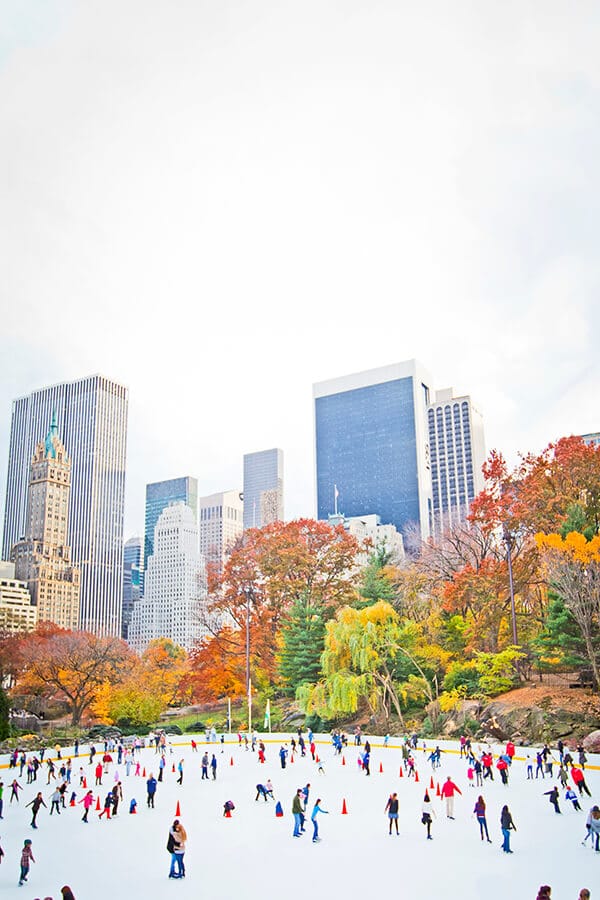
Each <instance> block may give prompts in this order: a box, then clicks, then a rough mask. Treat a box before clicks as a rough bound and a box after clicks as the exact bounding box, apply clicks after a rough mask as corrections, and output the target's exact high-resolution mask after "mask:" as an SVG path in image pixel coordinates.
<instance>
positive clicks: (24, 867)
mask: <svg viewBox="0 0 600 900" xmlns="http://www.w3.org/2000/svg"><path fill="white" fill-rule="evenodd" d="M32 862H35V859H34V857H33V851H32V849H31V841H30V840H29V838H27V840H26V841H24V843H23V850H22V852H21V877H20V879H19V885H22V884H23V882H24V881H27V876H28V874H29V865H30V863H32Z"/></svg>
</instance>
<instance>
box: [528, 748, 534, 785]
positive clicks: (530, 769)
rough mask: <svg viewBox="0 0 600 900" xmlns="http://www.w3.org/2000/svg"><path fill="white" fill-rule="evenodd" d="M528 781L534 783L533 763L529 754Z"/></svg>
mask: <svg viewBox="0 0 600 900" xmlns="http://www.w3.org/2000/svg"><path fill="white" fill-rule="evenodd" d="M527 781H533V763H532V762H531V757H530V755H529V753H528V754H527Z"/></svg>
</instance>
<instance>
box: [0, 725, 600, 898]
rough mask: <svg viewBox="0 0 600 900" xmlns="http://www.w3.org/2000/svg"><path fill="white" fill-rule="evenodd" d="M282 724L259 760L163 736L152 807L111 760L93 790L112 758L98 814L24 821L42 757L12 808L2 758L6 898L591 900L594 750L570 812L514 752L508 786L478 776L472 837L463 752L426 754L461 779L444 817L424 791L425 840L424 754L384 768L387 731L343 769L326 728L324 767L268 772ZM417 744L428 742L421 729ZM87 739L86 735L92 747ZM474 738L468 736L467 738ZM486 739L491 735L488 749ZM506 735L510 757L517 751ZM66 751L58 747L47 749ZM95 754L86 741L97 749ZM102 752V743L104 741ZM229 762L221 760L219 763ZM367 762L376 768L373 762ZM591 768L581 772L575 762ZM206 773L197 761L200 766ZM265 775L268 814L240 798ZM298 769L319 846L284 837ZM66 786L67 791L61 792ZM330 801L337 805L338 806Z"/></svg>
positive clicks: (599, 768) (391, 757)
mask: <svg viewBox="0 0 600 900" xmlns="http://www.w3.org/2000/svg"><path fill="white" fill-rule="evenodd" d="M289 739H290V735H289V734H286V735H281V736H276V735H271V736H268V735H267V736H266V740H267V741H268V743H267V762H266V764H265V765H261V764H260V763H259V762H258V759H257V754H256V753H253V752H252V751H250V750H248V751H245V750H244V749H243V747H242V748H239V747H238V742H237V738H236V737H235V736H234V737H233V738H232V739H231V742H228V743H226V745H225V749H224V752H223V753H222V752H221V747H220V744H207V743H206V741H205V738H204V737H203V736H201V737H198V738H197V740H198V747H199V752H198V753H193V752H192V750H191V744H190V740H191V738H190V736H187V735H186V736H184V737H173V738H172V740H173V754H172V755H171V756H169V757H168V766H167V769H166V770H165V781H164V782H163V783H162V784H159V785H158V792H157V796H156V808H155V809H153V810H152V809H147V807H146V785H145V779H143V778H142V777H137V778H136V777H135V776H134V774H133V771H134V770H133V769H132V774H131V775H130V776H129V777H126V774H125V767H124V766H123V765H122V766H120V767H119V766H116V765H112V766H111V768H110V772H109V774H108V775H105V776H104V778H103V786H102V788H100V789H99V794H100V798H101V802H102V800H103V799H104V796H105V794H106V793H107V790H108V788H110V787H112V785H113V784H114V778H115V770H116V769H118V771H119V777H120V779H121V781H122V783H123V794H124V801H123V803H122V804H121V806H120V809H119V814H118V817H117V818H115V819H111V821H106V820H105V819H102V820H100V821H99V819H98V814H97V813H96V812H95V811H92V812H90V817H89V818H90V822H89V824H88V825H85V824H83V823H82V822H81V816H82V810H83V807H82V806H81V805H79V804H78V805H77V806H76V807H75V808H71V807H69V806H67V808H66V809H65V810H64V811H63V812H62V815H61V816H60V817H58V816H56V815H53V816H52V818H50V816H49V815H48V813H49V809H48V810H46V809H43V808H42V810H41V812H40V815H39V817H38V829H37V831H34V830H32V829H31V827H30V824H29V823H30V820H31V810H30V809H25V804H26V803H27V802H29V800H31V799H32V798H33V796H34V794H35V792H36V791H37V790H38V789H39V790H42V791H43V795H44V799H45V801H46V803H47V804H48V807H50V800H49V798H50V794H51V793H52V786H53V782H52V783H51V784H50V785H49V786H47V785H46V780H47V775H46V767H45V766H44V767H43V769H42V770H41V771H40V774H39V775H38V781H37V782H36V783H34V784H32V785H29V786H27V785H26V783H25V782H26V777H25V776H26V772H25V771H24V772H23V778H20V779H19V781H20V783H21V784H22V785H23V786H24V791H23V793H22V796H21V799H20V802H19V804H18V806H17V805H16V804H15V803H14V802H13V803H12V804H10V802H9V800H10V790H9V784H10V781H12V778H13V777H14V775H15V774H17V775H18V769H17V770H14V769H8V768H6V766H7V764H8V759H7V758H6V757H4V758H2V760H1V762H2V763H3V764H4V766H5V768H3V770H2V780H3V781H4V784H5V788H4V820H3V821H2V822H1V823H0V826H1V828H0V843H1V844H2V846H3V848H4V851H5V856H4V858H3V861H2V865H0V894H1V896H2V897H4V898H8V900H12V898H13V897H15V898H16V897H19V898H20V900H35V898H40V900H43V898H45V897H53V898H54V900H60V888H61V886H62V885H63V884H68V885H70V886H71V888H72V890H73V892H74V894H75V898H76V900H107V898H130V897H153V898H154V897H157V896H160V897H162V896H163V895H165V894H166V895H168V896H169V897H172V896H176V897H177V900H185V898H192V897H193V898H195V900H196V898H199V897H203V898H210V900H225V898H233V897H235V898H242V897H243V898H244V900H258V898H269V897H272V896H273V895H276V896H277V897H281V898H284V900H296V898H301V897H302V898H307V897H309V898H321V897H327V898H332V897H334V896H345V897H353V898H354V897H356V898H358V897H367V896H368V897H370V898H373V900H375V898H383V897H386V896H394V897H400V898H403V897H406V898H408V897H410V898H411V900H413V898H414V900H416V898H433V897H444V898H460V900H509V898H510V900H521V898H522V900H534V898H535V897H536V895H537V889H538V887H539V886H540V885H541V884H544V883H546V884H549V885H551V887H552V897H553V900H576V898H577V896H578V893H579V890H580V888H582V887H588V888H590V889H591V891H592V900H594V898H596V900H600V853H595V852H594V851H593V850H591V849H590V842H589V841H588V842H587V845H586V846H585V847H583V846H582V845H581V841H582V839H583V837H584V835H585V819H586V816H587V812H588V810H589V809H590V807H591V806H592V804H593V803H595V802H596V803H599V804H600V757H599V756H595V757H594V756H592V755H590V756H589V760H588V768H587V769H586V775H587V779H586V780H587V783H588V786H589V788H590V790H591V792H592V799H590V798H588V797H584V798H582V800H581V803H582V807H583V811H582V812H579V813H577V812H575V811H574V810H573V807H572V805H571V803H570V802H567V801H565V800H564V796H563V795H564V792H563V791H561V800H560V805H561V809H562V815H560V816H558V815H556V813H555V812H554V810H553V808H552V806H551V805H550V803H549V802H548V798H547V797H545V796H543V792H544V791H547V790H550V787H551V785H553V784H555V783H557V782H556V780H554V781H550V780H549V778H548V777H546V779H545V780H544V781H542V780H541V779H538V780H537V781H535V780H534V781H527V780H526V771H525V763H524V762H522V761H515V762H514V763H513V766H512V770H511V773H510V785H509V787H508V788H504V787H503V786H502V784H501V782H500V779H499V777H498V775H497V774H496V776H495V780H494V782H493V783H492V784H489V783H487V782H485V783H484V787H483V789H482V790H481V793H483V796H484V798H485V801H486V803H487V815H488V827H489V829H490V837H491V838H492V839H493V842H492V843H491V844H487V843H482V842H481V840H480V837H479V828H478V824H477V821H476V819H475V818H474V817H473V815H472V811H473V805H474V803H475V799H476V796H477V794H479V793H480V791H479V790H477V789H476V788H471V787H469V786H468V782H467V777H466V768H467V767H466V763H465V762H464V760H460V759H459V757H458V753H457V752H454V753H450V752H446V753H444V754H443V755H442V766H441V768H439V769H437V770H436V772H435V775H434V778H435V781H436V782H438V781H439V782H440V784H441V783H443V781H444V780H445V778H446V776H447V775H451V776H452V777H453V779H454V780H455V781H456V783H457V784H458V786H459V787H460V789H461V790H462V796H459V797H457V798H456V802H455V817H456V818H455V821H450V820H449V819H447V818H446V815H445V809H444V807H443V805H442V802H441V800H440V799H439V798H437V797H434V798H433V805H434V809H435V811H436V814H437V818H436V819H435V820H434V823H433V829H432V834H433V838H434V839H433V840H432V841H427V840H426V837H425V828H424V826H423V825H422V824H421V803H422V800H423V795H424V791H425V788H428V787H429V784H430V777H431V774H432V771H431V766H430V764H429V763H428V762H427V761H426V757H425V754H424V753H423V752H422V751H421V750H419V751H418V753H417V754H416V758H417V768H418V772H419V779H420V780H419V783H418V784H416V783H414V782H413V781H412V779H408V778H406V777H403V778H400V777H399V771H400V767H401V754H400V749H399V746H400V742H399V740H397V739H391V740H390V746H389V747H387V748H384V747H383V745H382V740H381V738H376V737H373V738H370V740H371V744H372V757H371V775H370V777H367V776H366V775H364V774H363V773H362V772H361V771H359V768H358V765H357V761H356V760H357V749H356V748H355V747H354V746H353V745H349V746H348V748H347V749H346V750H345V752H344V759H345V763H346V764H345V765H342V758H341V757H339V756H334V751H333V748H332V746H331V744H330V741H329V738H328V736H325V735H323V736H320V737H319V742H318V744H317V752H318V754H319V756H320V758H321V760H322V763H323V766H324V769H325V774H318V772H317V766H316V765H315V764H314V763H313V762H312V760H311V758H310V755H307V756H306V757H305V758H302V757H301V756H299V755H296V756H295V759H294V762H293V764H290V763H289V759H288V765H287V768H286V769H285V770H284V771H282V769H281V768H280V763H279V756H278V750H279V747H280V746H281V743H282V742H288V741H289ZM427 743H428V748H429V749H431V748H432V747H433V742H432V741H428V742H427ZM439 743H440V746H441V747H442V749H445V750H447V751H450V750H454V751H456V750H457V745H456V743H451V742H442V741H441V742H439ZM96 746H97V749H98V750H99V751H101V750H102V744H101V743H100V742H99V743H97V744H96ZM475 746H477V745H475ZM85 749H86V748H85V747H83V748H82V750H81V752H80V757H79V759H74V760H73V777H72V780H73V782H74V783H73V789H75V790H76V791H77V799H78V800H80V799H81V798H82V796H83V793H84V792H83V790H82V789H81V788H79V777H78V774H79V766H80V765H83V767H84V769H85V771H86V776H87V780H88V785H89V786H90V787H93V781H94V778H93V773H92V768H93V767H92V766H89V765H88V761H87V755H86V754H85V753H84V751H85ZM204 749H207V750H208V751H209V753H210V754H212V752H215V753H216V756H217V760H218V772H217V780H216V781H214V782H213V781H212V779H210V780H208V781H201V780H200V759H201V756H202V753H203V751H204ZM494 749H495V750H496V751H497V750H498V749H500V748H499V747H497V748H494ZM525 752H526V751H524V750H523V749H522V748H517V755H518V756H523V755H524V753H525ZM66 755H67V753H66V752H65V751H63V756H66ZM100 755H101V753H100ZM115 758H116V754H115ZM181 758H183V759H184V766H185V774H184V783H183V785H182V786H179V785H177V784H176V778H177V773H175V774H174V773H173V772H172V765H173V763H175V765H177V763H178V761H179V759H181ZM231 759H233V765H231V764H230V760H231ZM141 762H142V766H143V767H145V769H146V772H147V774H148V773H149V772H150V771H153V772H154V773H155V774H157V772H158V769H157V757H156V756H155V754H154V751H153V750H151V749H145V750H143V751H142V754H141ZM380 764H381V765H382V767H383V772H382V773H380V771H379V769H380ZM590 766H594V767H596V768H595V769H592V768H589V767H590ZM209 771H210V770H209ZM269 777H270V778H271V779H272V781H273V785H274V789H275V797H276V799H278V800H280V801H281V803H282V805H283V809H284V813H285V815H284V817H283V818H277V817H276V816H275V804H274V803H273V802H271V801H269V803H265V802H264V801H263V800H262V799H259V800H258V801H255V799H254V797H255V794H256V789H255V785H256V784H257V783H258V782H264V781H266V780H267V778H269ZM307 782H310V784H311V789H310V799H309V806H308V809H309V811H310V809H311V808H312V803H313V801H314V800H316V799H317V798H318V797H319V798H321V801H322V802H321V805H322V807H323V808H324V809H327V810H328V811H329V815H327V816H325V815H323V816H320V817H319V826H320V834H321V837H322V841H321V843H318V844H314V843H312V841H311V839H310V838H311V826H310V822H309V821H307V830H306V834H304V835H303V836H302V838H300V839H294V838H293V837H292V829H293V819H292V815H291V803H292V798H293V795H294V793H295V790H296V788H298V787H301V786H303V785H305V784H306V783H307ZM394 790H396V791H398V794H399V799H400V816H399V827H400V836H399V837H396V836H395V835H392V837H390V836H389V835H388V820H387V816H386V814H385V812H384V807H385V804H386V801H387V798H388V796H389V794H390V793H391V792H392V791H394ZM69 796H70V792H68V793H67V803H68V798H69ZM132 797H135V798H136V799H137V801H138V813H137V815H135V816H134V815H130V814H129V801H130V799H131V798H132ZM229 799H231V800H233V802H234V803H235V810H234V812H233V815H232V818H230V819H227V818H224V817H223V803H224V802H225V801H226V800H229ZM344 799H345V800H346V804H347V809H348V814H347V815H342V814H341V810H342V802H343V800H344ZM178 801H179V802H180V805H181V820H182V822H183V824H184V825H185V828H186V830H187V833H188V843H187V852H186V855H185V867H186V878H185V879H181V880H172V879H171V880H170V879H168V877H167V876H168V871H169V864H170V855H169V854H168V853H167V850H166V842H167V836H168V829H169V827H170V825H171V824H172V821H173V818H174V815H175V809H176V805H177V802H178ZM504 803H508V805H509V808H510V810H511V812H512V815H513V819H514V822H515V824H516V826H517V832H516V833H511V844H512V848H513V850H514V853H513V854H512V855H510V856H509V855H507V854H505V853H503V852H502V851H501V847H500V844H501V833H500V824H499V817H500V810H501V807H502V805H503V804H504ZM25 838H31V839H32V840H33V853H34V856H35V859H36V862H35V863H34V864H33V865H32V866H31V872H30V875H29V881H28V883H27V884H26V885H24V886H23V887H18V886H17V885H18V880H19V879H18V876H19V860H20V852H21V848H22V846H23V840H24V839H25Z"/></svg>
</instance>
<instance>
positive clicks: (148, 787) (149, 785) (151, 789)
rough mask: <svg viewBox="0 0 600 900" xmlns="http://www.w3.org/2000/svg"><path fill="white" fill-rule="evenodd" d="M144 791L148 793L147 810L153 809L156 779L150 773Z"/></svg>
mask: <svg viewBox="0 0 600 900" xmlns="http://www.w3.org/2000/svg"><path fill="white" fill-rule="evenodd" d="M146 790H147V791H148V800H147V803H148V808H149V809H150V807H151V808H152V809H154V795H155V794H156V778H155V777H154V775H153V774H152V772H150V778H149V779H148V781H147V782H146Z"/></svg>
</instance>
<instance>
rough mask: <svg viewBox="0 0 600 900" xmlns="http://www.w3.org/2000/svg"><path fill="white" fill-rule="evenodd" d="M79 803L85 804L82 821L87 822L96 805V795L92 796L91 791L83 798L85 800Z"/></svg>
mask: <svg viewBox="0 0 600 900" xmlns="http://www.w3.org/2000/svg"><path fill="white" fill-rule="evenodd" d="M79 802H80V803H83V809H84V813H83V816H82V817H81V821H82V822H87V820H88V815H89V812H90V809H91V808H92V806H93V803H94V795H93V794H92V792H91V791H88V792H87V794H86V795H85V796H84V797H83V799H82V800H80V801H79Z"/></svg>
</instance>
